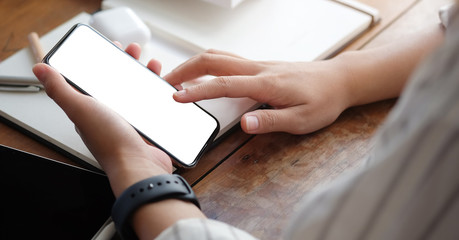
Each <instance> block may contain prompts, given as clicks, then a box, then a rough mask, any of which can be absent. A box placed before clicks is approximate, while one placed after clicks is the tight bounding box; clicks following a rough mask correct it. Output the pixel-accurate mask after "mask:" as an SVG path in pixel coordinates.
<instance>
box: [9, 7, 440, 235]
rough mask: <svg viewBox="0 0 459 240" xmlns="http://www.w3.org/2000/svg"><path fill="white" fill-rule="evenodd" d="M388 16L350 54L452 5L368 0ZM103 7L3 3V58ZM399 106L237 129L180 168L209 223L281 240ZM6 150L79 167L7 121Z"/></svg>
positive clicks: (357, 161)
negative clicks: (32, 35) (280, 126)
mask: <svg viewBox="0 0 459 240" xmlns="http://www.w3.org/2000/svg"><path fill="white" fill-rule="evenodd" d="M361 2H364V3H367V4H369V5H371V6H374V7H376V8H378V9H379V10H380V13H381V16H382V21H381V22H380V23H379V24H378V25H376V26H374V27H373V28H372V29H370V30H369V31H367V32H366V33H365V34H363V35H362V36H361V37H360V38H359V39H357V40H356V41H355V42H354V43H353V44H351V45H350V46H348V47H347V48H346V49H345V50H355V49H361V48H369V47H372V46H375V45H380V44H383V43H385V42H390V41H396V40H397V38H401V37H403V36H404V35H405V34H407V33H410V32H413V31H416V30H418V29H422V27H423V24H425V23H428V22H435V21H438V18H437V10H436V9H438V7H439V6H442V5H443V4H444V3H446V2H447V0H361ZM99 6H100V1H94V0H85V1H82V0H80V1H73V0H42V1H17V0H2V1H1V2H0V20H1V21H0V29H1V31H0V59H5V58H7V57H8V56H10V55H12V54H14V53H15V52H16V51H18V50H20V49H21V48H24V47H27V45H28V42H27V38H26V36H27V34H28V33H29V32H31V31H36V32H38V33H39V35H43V34H45V33H46V32H48V31H50V30H51V29H53V28H55V27H56V26H58V25H60V24H61V23H63V22H65V21H67V20H68V19H70V18H71V17H73V16H74V15H76V14H78V13H79V12H81V11H86V12H89V13H91V12H94V11H96V10H98V9H99ZM394 103H395V100H387V101H382V102H378V103H374V104H369V105H365V106H360V107H354V108H351V109H348V110H347V111H345V112H344V113H343V114H342V115H341V116H340V117H339V118H338V120H337V121H336V122H335V123H334V124H332V125H331V126H329V127H327V128H324V129H322V130H319V131H317V132H314V133H311V134H306V135H290V134H285V133H270V134H263V135H256V136H250V135H247V134H245V133H243V132H242V131H241V130H240V129H237V130H236V131H234V132H233V133H231V134H230V135H229V136H228V137H227V138H225V139H224V140H223V141H222V142H221V143H220V144H219V145H217V146H216V147H214V148H213V149H212V150H211V151H209V152H208V153H206V154H205V156H204V157H203V159H202V160H201V161H200V163H199V164H198V166H197V167H196V168H194V169H191V170H183V169H179V170H178V172H179V173H180V174H182V175H183V176H184V177H185V178H186V179H187V180H188V181H189V182H190V183H191V184H192V185H193V188H194V190H195V192H196V194H197V195H198V197H199V199H200V201H201V204H202V206H203V211H204V212H205V213H206V214H207V216H208V217H210V218H213V219H218V220H221V221H224V222H227V223H230V224H232V225H235V226H237V227H239V228H242V229H244V230H246V231H248V232H250V233H252V234H254V235H255V236H257V237H259V238H262V239H278V238H280V236H281V232H282V229H283V228H284V226H285V224H286V222H287V221H288V219H289V217H290V216H291V215H292V213H294V211H295V209H296V207H297V206H298V202H299V200H300V199H301V198H302V196H303V195H304V194H306V193H307V192H309V191H313V188H314V187H317V186H319V185H323V184H326V183H328V182H330V181H332V180H333V179H335V178H336V177H338V176H340V175H341V174H343V173H344V172H346V171H349V170H352V169H355V168H358V167H359V166H360V164H361V163H362V161H363V160H364V159H365V157H366V155H367V154H368V152H369V150H370V149H371V147H372V145H371V141H370V139H371V137H372V136H373V135H374V133H375V131H376V129H377V128H378V127H379V126H380V125H381V123H382V121H383V120H384V118H385V117H386V116H387V113H388V112H389V111H390V109H391V108H392V106H393V105H394ZM0 144H4V145H7V146H11V147H15V148H18V149H21V150H25V151H28V152H32V153H35V154H38V155H42V156H45V157H48V158H52V159H56V160H59V161H63V162H67V163H72V164H75V163H73V162H72V161H71V160H69V159H68V158H67V157H65V156H64V155H62V154H60V153H59V152H57V151H55V150H53V149H51V148H49V147H47V146H45V145H43V144H42V143H40V142H37V141H35V140H33V139H32V138H30V137H28V136H26V135H24V134H22V133H21V132H20V131H18V130H16V129H15V128H14V127H10V126H8V125H7V124H5V123H2V122H0Z"/></svg>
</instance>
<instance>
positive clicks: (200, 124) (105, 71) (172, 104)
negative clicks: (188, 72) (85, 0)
mask: <svg viewBox="0 0 459 240" xmlns="http://www.w3.org/2000/svg"><path fill="white" fill-rule="evenodd" d="M44 62H45V63H47V64H49V65H51V66H52V67H54V68H55V69H57V70H58V71H59V72H60V73H61V74H62V75H63V76H64V77H65V79H66V80H67V81H68V82H69V83H70V84H71V85H73V86H74V87H75V88H77V89H78V90H79V91H81V92H82V93H84V94H88V95H90V96H92V97H94V98H95V99H97V100H99V101H100V102H102V103H104V104H105V105H107V106H108V107H110V108H112V109H113V110H115V111H116V112H117V113H119V114H120V115H121V116H122V117H124V118H125V119H126V120H127V121H128V122H129V123H130V124H131V125H132V126H133V127H134V128H135V129H136V130H137V131H138V132H139V133H140V134H141V135H142V136H143V137H144V138H145V139H147V140H148V141H149V142H151V143H153V144H154V145H156V146H157V147H159V148H160V149H162V150H163V151H165V152H166V153H168V154H169V155H170V156H171V157H172V159H173V160H175V163H176V164H177V165H179V166H182V167H193V166H194V165H195V164H196V163H197V161H198V160H199V158H200V157H201V156H202V154H203V153H204V151H205V150H206V148H207V147H208V146H209V145H210V144H211V143H212V141H213V139H214V138H215V136H216V135H217V133H218V131H219V123H218V121H217V119H216V118H215V117H213V116H212V115H211V114H209V113H208V112H206V111H205V110H204V109H202V108H201V107H199V106H198V105H197V104H195V103H178V102H176V101H175V100H174V99H173V98H172V94H173V93H174V92H175V91H177V90H176V89H175V88H174V87H173V86H172V85H170V84H169V83H167V82H166V81H165V80H163V79H162V78H160V77H159V76H158V75H156V74H155V73H153V72H152V71H151V70H149V69H148V68H147V67H145V66H144V65H143V64H142V63H140V62H139V61H137V60H136V59H134V58H133V57H131V56H130V55H128V54H127V53H126V52H124V51H123V50H122V49H120V48H118V47H117V46H116V45H114V44H113V43H112V42H111V41H110V40H109V39H107V38H106V37H104V36H103V35H102V34H100V33H99V32H97V31H96V30H94V29H93V28H91V27H90V26H87V25H84V24H77V25H75V26H73V27H72V28H71V29H70V30H69V32H68V33H67V34H66V35H65V36H64V37H63V38H62V39H61V40H60V41H59V42H58V43H57V45H56V46H55V47H54V48H53V49H52V50H51V51H50V52H49V53H48V54H47V55H46V56H45V58H44Z"/></svg>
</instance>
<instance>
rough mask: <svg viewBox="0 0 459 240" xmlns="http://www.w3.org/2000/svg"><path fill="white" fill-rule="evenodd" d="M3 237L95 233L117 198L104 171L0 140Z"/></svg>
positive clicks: (75, 236) (67, 236)
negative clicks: (80, 166) (69, 162)
mask: <svg viewBox="0 0 459 240" xmlns="http://www.w3.org/2000/svg"><path fill="white" fill-rule="evenodd" d="M0 186H1V189H2V192H3V193H2V201H1V203H2V204H0V212H1V214H0V216H1V222H2V225H1V227H0V239H91V238H92V237H93V236H94V235H95V234H96V233H97V232H98V230H99V229H100V228H101V227H102V226H103V225H104V224H105V222H106V221H107V220H108V219H109V217H110V212H111V207H112V205H113V202H114V200H115V198H114V196H113V193H112V191H111V188H110V185H109V182H108V179H107V177H106V176H105V175H102V174H99V173H96V172H92V171H88V170H85V169H82V168H78V167H74V166H71V165H68V164H63V163H61V162H57V161H54V160H50V159H45V158H42V157H39V156H36V155H32V154H29V153H26V152H22V151H18V150H15V149H12V148H9V147H6V146H3V145H0Z"/></svg>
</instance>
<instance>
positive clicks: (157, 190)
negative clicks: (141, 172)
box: [112, 174, 200, 239]
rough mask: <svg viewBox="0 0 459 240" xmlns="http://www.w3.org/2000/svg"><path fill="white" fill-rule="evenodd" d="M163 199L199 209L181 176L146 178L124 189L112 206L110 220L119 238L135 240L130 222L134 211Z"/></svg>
mask: <svg viewBox="0 0 459 240" xmlns="http://www.w3.org/2000/svg"><path fill="white" fill-rule="evenodd" d="M165 199H180V200H184V201H189V202H192V203H194V204H195V205H196V206H197V207H198V208H200V205H199V202H198V200H197V198H196V195H195V194H194V192H193V190H192V189H191V187H190V185H188V183H187V182H186V181H185V179H183V178H182V177H181V176H179V175H176V174H164V175H159V176H155V177H151V178H147V179H145V180H142V181H140V182H138V183H136V184H134V185H132V186H131V187H129V188H128V189H126V190H125V191H124V192H123V193H122V194H121V195H120V196H119V197H118V199H117V200H116V201H115V204H114V205H113V208H112V218H113V221H114V222H115V227H116V229H117V231H118V233H119V234H120V236H121V238H123V239H137V235H136V234H135V232H134V230H133V228H132V226H131V221H130V219H131V217H132V214H133V213H134V211H135V210H137V209H138V208H139V207H141V206H142V205H144V204H146V203H152V202H158V201H161V200H165Z"/></svg>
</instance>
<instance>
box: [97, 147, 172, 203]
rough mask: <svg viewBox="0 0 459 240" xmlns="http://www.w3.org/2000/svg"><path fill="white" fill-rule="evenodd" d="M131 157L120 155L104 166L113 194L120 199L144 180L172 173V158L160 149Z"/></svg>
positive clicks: (106, 162)
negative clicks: (124, 193) (122, 194)
mask: <svg viewBox="0 0 459 240" xmlns="http://www.w3.org/2000/svg"><path fill="white" fill-rule="evenodd" d="M153 150H154V151H153V152H151V151H147V152H145V153H143V154H137V155H136V156H130V155H129V154H119V155H118V156H117V157H115V158H114V159H111V161H105V164H104V165H103V166H102V167H103V169H104V171H105V173H106V174H107V176H108V178H109V180H110V184H111V187H112V190H113V193H114V194H115V196H116V197H118V196H119V195H120V194H121V193H122V192H123V191H124V190H125V189H126V188H128V187H129V186H131V185H132V184H134V183H136V182H139V181H141V180H143V179H146V178H149V177H153V176H157V175H161V174H170V173H172V164H171V160H170V158H169V157H168V156H167V155H166V154H165V153H164V152H162V151H160V150H159V149H156V148H153Z"/></svg>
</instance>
